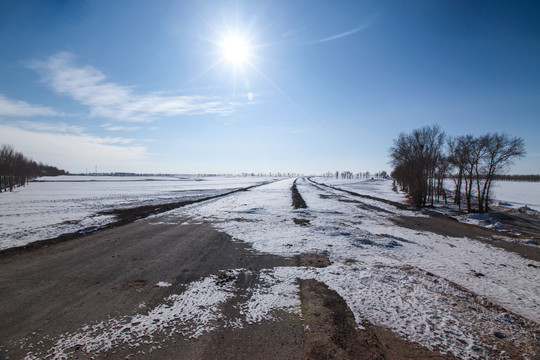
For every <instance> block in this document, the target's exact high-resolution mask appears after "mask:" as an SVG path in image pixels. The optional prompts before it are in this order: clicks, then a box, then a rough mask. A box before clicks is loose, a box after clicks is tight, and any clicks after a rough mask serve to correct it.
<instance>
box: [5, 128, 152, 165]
mask: <svg viewBox="0 0 540 360" xmlns="http://www.w3.org/2000/svg"><path fill="white" fill-rule="evenodd" d="M0 142H8V143H9V144H11V145H13V146H14V147H15V148H16V149H17V150H18V151H21V152H22V153H23V154H25V155H27V156H29V157H33V158H34V159H36V160H37V161H43V162H45V163H49V164H53V165H55V166H58V167H60V168H63V169H66V170H69V171H72V172H84V171H85V168H93V167H94V166H95V165H98V166H99V168H100V169H102V171H135V170H137V169H145V168H149V167H150V161H149V156H148V153H147V149H146V147H144V146H138V145H136V144H134V141H133V140H132V139H127V138H122V137H99V136H95V135H89V134H86V133H84V131H83V130H82V129H81V128H79V127H70V126H65V125H64V124H48V125H43V124H39V123H31V122H22V123H21V122H17V123H13V124H0Z"/></svg>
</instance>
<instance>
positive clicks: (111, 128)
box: [101, 124, 141, 131]
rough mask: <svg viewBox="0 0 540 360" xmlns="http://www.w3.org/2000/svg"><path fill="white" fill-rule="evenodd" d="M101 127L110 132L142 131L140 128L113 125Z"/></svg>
mask: <svg viewBox="0 0 540 360" xmlns="http://www.w3.org/2000/svg"><path fill="white" fill-rule="evenodd" d="M101 127H103V128H105V129H107V130H109V131H136V130H140V129H141V127H140V126H120V125H113V124H103V125H101Z"/></svg>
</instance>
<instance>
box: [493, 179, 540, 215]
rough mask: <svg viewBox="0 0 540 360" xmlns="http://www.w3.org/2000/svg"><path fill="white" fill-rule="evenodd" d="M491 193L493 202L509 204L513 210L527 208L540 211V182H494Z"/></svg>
mask: <svg viewBox="0 0 540 360" xmlns="http://www.w3.org/2000/svg"><path fill="white" fill-rule="evenodd" d="M491 191H492V192H493V193H492V195H491V198H492V201H493V202H500V203H503V204H505V203H506V204H510V205H511V207H513V208H520V207H524V206H527V207H529V208H531V209H534V210H536V211H540V182H528V181H496V182H495V183H494V184H493V185H492V190H491Z"/></svg>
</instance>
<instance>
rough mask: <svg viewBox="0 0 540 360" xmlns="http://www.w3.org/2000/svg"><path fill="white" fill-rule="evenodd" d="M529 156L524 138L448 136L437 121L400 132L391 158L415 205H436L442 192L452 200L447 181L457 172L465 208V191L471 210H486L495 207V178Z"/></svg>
mask: <svg viewBox="0 0 540 360" xmlns="http://www.w3.org/2000/svg"><path fill="white" fill-rule="evenodd" d="M445 144H446V147H445ZM524 155H525V147H524V142H523V139H521V138H517V137H510V136H509V135H507V134H499V133H488V134H485V135H482V136H479V137H475V136H473V135H464V136H457V137H449V138H447V137H446V135H445V134H444V132H442V131H441V130H440V128H439V126H437V125H434V126H431V127H429V126H428V127H424V128H421V129H416V130H413V131H412V132H411V133H410V134H404V133H402V134H400V135H399V136H398V138H397V139H395V140H394V145H393V146H392V147H391V148H390V163H391V164H392V165H393V166H394V170H393V171H392V177H393V178H394V179H395V180H396V182H397V183H398V184H399V185H400V186H401V188H402V189H403V190H405V191H407V193H409V195H410V196H411V198H412V200H413V203H414V205H416V206H425V205H426V204H427V203H430V204H431V205H433V202H434V198H435V196H436V197H437V201H439V198H440V196H441V195H442V196H443V198H444V200H445V202H446V192H445V190H444V188H443V180H444V178H445V177H446V176H447V175H451V176H452V178H453V180H454V184H455V190H454V202H455V203H456V204H457V205H458V206H459V208H460V209H461V201H462V194H463V193H462V191H463V190H464V195H465V200H466V204H467V211H469V212H472V211H478V212H481V213H483V212H487V211H489V199H490V190H491V186H492V182H493V180H494V179H496V178H497V176H499V175H500V174H501V173H502V172H503V171H504V170H506V168H507V167H508V165H510V164H512V162H513V161H514V160H515V159H516V158H518V157H522V156H524ZM452 171H454V174H451V172H452ZM463 188H464V189H463ZM475 198H476V203H477V208H476V209H474V208H473V201H474V199H475Z"/></svg>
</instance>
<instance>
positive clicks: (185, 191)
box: [0, 176, 271, 250]
mask: <svg viewBox="0 0 540 360" xmlns="http://www.w3.org/2000/svg"><path fill="white" fill-rule="evenodd" d="M269 180H271V179H268V178H260V177H207V178H183V177H142V176H136V177H129V176H57V177H43V178H40V179H38V180H37V181H33V182H31V183H30V184H28V185H27V186H26V187H21V188H17V189H15V191H13V192H6V193H1V194H0V250H1V249H6V248H10V247H14V246H22V245H25V244H27V243H30V242H32V241H36V240H43V239H47V238H52V237H56V236H58V235H60V234H63V233H68V232H74V231H79V230H81V229H85V228H89V227H92V226H101V225H104V224H106V223H108V222H111V221H112V220H113V217H112V216H104V215H99V214H98V213H99V212H100V211H104V210H108V209H112V208H127V207H132V206H139V205H148V204H156V203H167V202H174V201H180V200H191V199H197V198H203V197H207V196H212V195H217V194H220V193H224V192H227V191H230V190H232V189H238V188H242V187H247V186H251V185H254V184H257V183H262V182H264V181H269Z"/></svg>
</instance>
